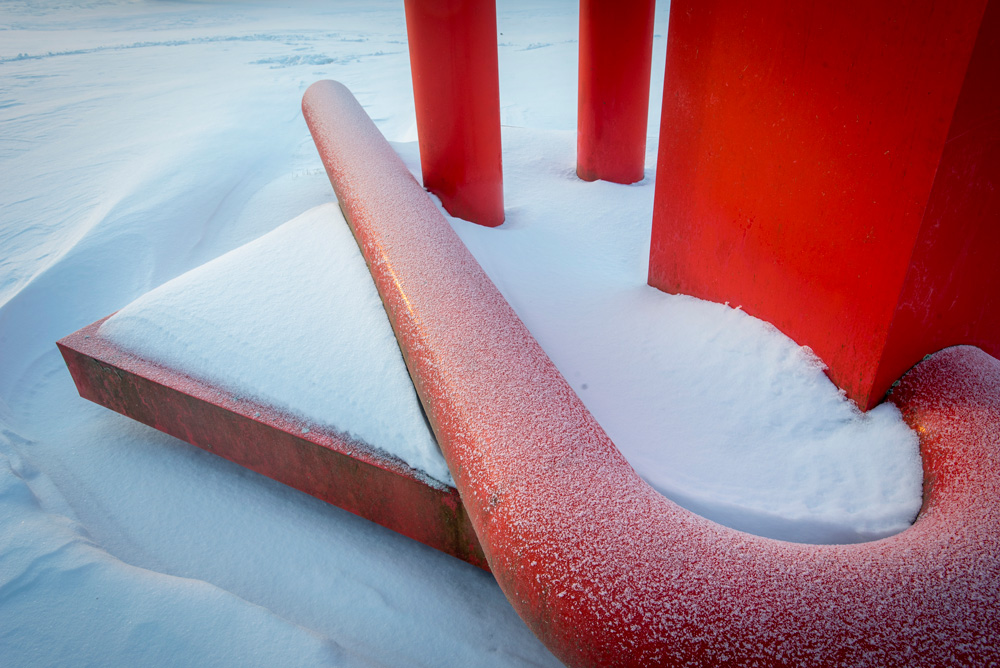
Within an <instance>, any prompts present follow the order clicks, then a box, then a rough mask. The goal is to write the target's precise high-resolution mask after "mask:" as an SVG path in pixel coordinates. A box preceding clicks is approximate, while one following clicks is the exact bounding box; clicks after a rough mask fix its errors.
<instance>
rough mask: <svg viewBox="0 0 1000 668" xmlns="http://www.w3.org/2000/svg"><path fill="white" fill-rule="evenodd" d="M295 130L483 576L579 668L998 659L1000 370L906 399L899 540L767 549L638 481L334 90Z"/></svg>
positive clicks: (972, 360)
mask: <svg viewBox="0 0 1000 668" xmlns="http://www.w3.org/2000/svg"><path fill="white" fill-rule="evenodd" d="M303 112H304V114H305V117H306V120H307V122H308V124H309V127H310V129H311V131H312V134H313V138H314V139H315V141H316V145H317V147H318V149H319V152H320V155H321V157H322V159H323V162H324V164H325V166H326V169H327V172H328V173H329V176H330V180H331V182H332V183H333V186H334V189H335V190H336V192H337V196H338V198H339V200H340V204H341V207H342V208H343V209H344V211H345V213H346V216H347V219H348V221H349V222H350V225H351V227H352V229H353V231H354V235H355V237H356V239H357V241H358V244H359V245H360V246H361V249H362V252H363V253H364V256H365V258H366V260H367V262H368V264H369V267H370V269H371V273H372V276H373V277H374V279H375V283H376V285H377V287H378V290H379V292H380V294H381V295H382V299H383V301H384V303H385V306H386V310H387V311H388V313H389V316H390V319H391V321H392V324H393V327H394V329H395V331H396V336H397V338H398V339H399V343H400V348H401V349H402V351H403V355H404V357H405V358H406V362H407V365H408V367H409V370H410V374H411V375H412V377H413V381H414V384H415V386H416V388H417V391H418V393H419V395H420V397H421V399H422V401H423V403H424V407H425V409H426V411H427V414H428V416H429V418H430V421H431V423H432V425H433V427H434V431H435V433H436V435H437V437H438V441H439V443H440V445H441V448H442V451H443V452H444V455H445V458H446V459H447V461H448V464H449V466H450V467H451V470H452V472H453V474H454V477H455V481H456V483H457V486H458V489H459V492H460V493H461V496H462V499H463V502H464V503H465V505H466V506H467V508H468V511H469V514H470V516H471V518H472V522H473V525H474V526H475V529H476V531H477V533H478V535H479V539H480V541H481V542H482V545H483V548H484V550H485V552H486V555H487V558H488V560H489V562H490V566H491V568H492V570H493V573H494V574H495V576H496V578H497V581H498V582H499V583H500V586H501V587H502V589H503V591H504V592H505V593H506V595H507V597H508V599H510V602H511V603H512V604H513V606H514V608H515V609H516V610H517V611H518V613H519V614H520V615H521V617H522V618H523V619H524V620H525V622H526V623H527V624H528V625H529V626H530V627H531V628H532V630H533V631H534V632H535V633H536V634H537V635H538V637H539V638H540V639H541V640H542V641H543V642H544V643H545V644H546V645H547V646H548V647H549V648H550V649H551V650H552V651H553V652H554V653H555V654H556V656H558V657H559V658H560V659H562V660H563V661H565V662H566V663H567V664H569V665H580V666H584V665H590V666H619V665H620V666H652V665H666V666H723V665H746V666H806V665H817V666H819V665H822V666H852V667H858V666H916V665H919V666H952V665H964V666H985V665H993V664H995V663H997V662H1000V613H998V609H1000V362H998V361H997V360H995V359H993V358H992V357H989V356H987V355H985V353H982V352H980V351H978V350H977V349H974V348H955V349H950V350H947V351H945V352H943V353H940V354H938V355H936V356H935V357H933V358H932V359H930V360H929V361H926V362H924V363H922V364H921V365H919V366H918V367H917V368H916V369H915V370H914V371H913V372H911V373H910V374H909V375H908V376H907V377H906V378H905V379H904V380H903V382H902V383H901V385H900V387H899V388H897V390H896V391H895V392H894V394H893V397H892V401H894V402H895V403H896V404H897V405H898V406H899V407H900V409H901V410H902V412H903V414H904V416H905V418H906V420H907V421H908V422H909V424H911V425H912V426H913V427H914V428H915V429H916V430H917V431H918V432H920V434H921V447H922V449H923V458H924V467H925V480H926V494H925V500H924V506H923V508H922V510H921V513H920V516H919V518H918V519H917V521H916V523H915V524H914V525H913V526H912V527H911V528H909V529H907V530H906V531H904V532H902V533H900V534H898V535H896V536H892V537H890V538H886V539H884V540H879V541H876V542H871V543H863V544H857V545H804V544H795V543H785V542H780V541H776V540H771V539H766V538H760V537H757V536H752V535H749V534H745V533H742V532H739V531H736V530H733V529H728V528H725V527H722V526H720V525H718V524H715V523H713V522H711V521H708V520H706V519H703V518H701V517H698V516H696V515H694V514H692V513H690V512H688V511H686V510H684V509H683V508H680V507H679V506H677V505H676V504H674V503H672V502H671V501H669V500H668V499H666V498H664V497H663V496H662V495H660V494H659V493H657V492H656V491H655V490H653V489H652V488H651V487H650V486H649V485H647V484H646V483H645V482H644V481H643V480H642V479H641V478H639V476H638V475H636V473H635V472H634V471H633V470H632V468H631V467H630V466H629V465H628V463H627V462H626V461H625V459H624V458H623V457H622V456H621V454H620V453H619V452H618V450H617V448H616V447H615V446H614V444H613V443H612V442H611V440H610V439H609V438H608V436H607V435H606V434H605V433H604V431H603V430H602V429H601V427H600V425H598V424H597V422H596V421H595V420H594V418H593V417H592V416H591V415H590V413H589V412H588V411H587V409H586V408H585V407H584V406H583V404H582V403H581V402H580V400H579V398H578V397H577V396H576V394H575V393H574V392H573V390H572V389H571V388H570V387H569V385H568V384H567V383H566V382H565V380H564V379H563V378H562V376H561V375H560V374H559V372H558V371H557V370H556V368H555V366H554V365H553V364H552V362H551V361H550V360H549V358H548V357H547V356H546V354H545V353H544V352H543V351H542V350H541V348H540V347H539V345H538V344H537V343H536V342H535V340H534V339H533V338H532V336H531V335H530V333H529V332H528V331H527V329H526V328H525V327H524V325H523V324H522V323H521V321H520V320H519V319H518V317H517V316H516V315H515V314H514V312H513V310H512V309H511V307H510V306H509V305H508V304H507V302H506V301H505V300H504V298H503V297H502V296H501V295H500V293H499V292H498V291H497V289H496V287H495V286H494V285H493V284H492V282H491V281H490V280H489V278H487V276H486V275H485V273H484V272H483V270H482V269H481V268H480V266H479V265H478V264H477V262H476V261H475V259H473V257H472V256H471V254H470V253H469V252H468V250H467V249H466V248H465V246H464V245H463V244H462V242H461V241H460V240H459V239H458V237H457V236H456V235H455V234H454V232H453V231H452V229H451V228H450V226H449V225H448V223H447V221H445V220H444V218H443V217H442V216H441V215H440V214H439V212H438V211H437V209H436V208H435V206H434V204H433V203H432V202H431V200H430V199H429V198H428V197H427V195H426V193H425V192H424V191H423V189H422V188H421V187H420V185H419V184H418V183H417V182H416V180H415V179H414V178H413V176H412V175H411V174H410V172H409V171H408V170H407V169H406V167H405V166H404V165H403V164H402V162H401V161H400V159H399V158H398V157H397V156H396V154H395V153H394V152H393V150H392V148H391V147H390V146H389V144H388V143H387V142H386V141H385V139H384V138H383V137H382V136H381V135H380V134H379V132H378V130H377V129H376V128H375V126H374V124H373V123H372V122H371V120H370V119H369V118H368V116H367V115H366V114H365V112H364V111H363V110H362V108H361V106H360V105H359V104H358V103H357V102H356V101H355V99H354V98H353V96H352V95H351V94H350V92H349V91H348V90H347V89H346V88H345V87H344V86H343V85H341V84H339V83H336V82H332V81H321V82H318V83H316V84H314V85H313V86H312V87H311V88H310V89H309V90H308V91H307V92H306V94H305V97H304V99H303Z"/></svg>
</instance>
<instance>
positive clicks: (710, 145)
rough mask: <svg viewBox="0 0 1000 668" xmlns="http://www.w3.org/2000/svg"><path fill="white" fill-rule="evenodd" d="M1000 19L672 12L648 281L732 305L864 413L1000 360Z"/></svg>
mask: <svg viewBox="0 0 1000 668" xmlns="http://www.w3.org/2000/svg"><path fill="white" fill-rule="evenodd" d="M997 72H1000V3H998V2H997V1H996V0H993V1H992V2H987V0H975V1H973V2H966V3H953V4H940V3H937V4H935V3H929V2H921V3H913V2H904V1H903V0H895V1H893V2H881V3H870V2H869V3H864V2H856V3H848V4H847V5H842V4H837V5H830V4H822V3H820V4H815V3H812V4H810V3H801V2H797V0H765V1H762V2H756V3H738V2H737V3H734V2H730V1H729V0H675V2H673V3H672V4H671V17H670V37H669V40H668V45H667V66H666V78H665V83H664V93H663V114H662V124H661V132H660V147H659V157H658V161H657V177H656V178H657V183H656V201H655V204H654V214H653V231H652V237H651V244H650V264H649V283H650V285H653V286H654V287H657V288H660V289H661V290H664V291H666V292H671V293H682V294H688V295H693V296H695V297H700V298H703V299H709V300H712V301H716V302H727V303H729V304H732V305H733V306H740V307H742V308H743V310H744V311H746V312H747V313H749V314H751V315H754V316H757V317H759V318H762V319H764V320H767V321H768V322H771V323H772V324H774V325H775V326H776V327H777V328H778V329H780V330H781V331H782V332H784V333H785V334H787V335H788V336H790V337H791V338H792V339H794V340H795V341H796V342H798V343H800V344H802V345H807V346H809V347H811V348H812V349H813V351H814V352H815V353H816V354H817V355H818V356H819V357H820V358H821V359H822V360H823V361H824V362H825V363H826V364H827V366H828V367H829V371H828V373H829V375H830V378H831V379H832V380H833V381H834V382H835V383H836V384H837V385H839V386H840V387H841V388H842V389H844V390H845V391H846V392H847V395H848V396H849V397H850V398H852V399H853V400H855V401H856V402H857V404H858V405H859V406H860V407H861V408H862V409H867V408H870V407H872V406H874V405H875V404H877V403H878V402H879V401H881V400H882V398H883V397H884V396H885V393H886V391H887V390H888V389H889V387H890V385H891V384H892V383H893V382H894V381H895V380H896V379H898V378H899V377H900V376H901V375H902V374H903V373H904V372H905V371H906V370H907V369H908V368H910V367H911V366H912V365H914V364H916V363H917V362H918V361H919V360H920V359H921V358H922V357H923V356H924V355H925V354H928V353H933V352H935V351H937V350H940V349H941V348H944V347H946V346H949V345H956V344H963V343H965V344H972V345H976V346H979V347H981V348H983V349H984V350H986V351H987V352H989V353H990V354H992V355H998V356H1000V272H998V271H997V270H996V258H997V257H998V256H1000V226H998V225H997V220H1000V86H997V85H996V78H997Z"/></svg>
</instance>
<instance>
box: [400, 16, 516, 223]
mask: <svg viewBox="0 0 1000 668" xmlns="http://www.w3.org/2000/svg"><path fill="white" fill-rule="evenodd" d="M405 7H406V34H407V38H408V40H409V47H410V70H411V72H412V75H413V100H414V102H415V104H416V112H417V136H418V141H419V143H420V167H421V170H422V172H423V179H424V187H426V188H427V189H428V190H430V191H431V192H432V193H434V194H435V195H437V196H438V197H440V198H441V203H442V204H443V205H444V208H445V209H447V210H448V213H450V214H451V215H453V216H456V217H458V218H464V219H465V220H469V221H472V222H474V223H479V224H480V225H486V226H487V227H495V226H497V225H500V224H501V223H502V222H503V221H504V212H503V166H502V159H501V154H500V78H499V73H498V64H497V20H496V3H495V0H406V3H405Z"/></svg>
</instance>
